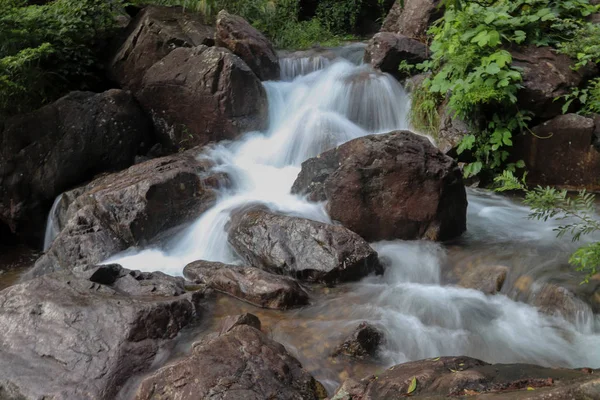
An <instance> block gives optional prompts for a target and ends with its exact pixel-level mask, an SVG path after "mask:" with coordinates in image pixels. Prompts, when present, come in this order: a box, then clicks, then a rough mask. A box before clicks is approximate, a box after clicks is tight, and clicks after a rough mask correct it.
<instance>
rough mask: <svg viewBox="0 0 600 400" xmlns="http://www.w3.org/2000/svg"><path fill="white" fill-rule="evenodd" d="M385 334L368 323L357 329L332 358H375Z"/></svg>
mask: <svg viewBox="0 0 600 400" xmlns="http://www.w3.org/2000/svg"><path fill="white" fill-rule="evenodd" d="M383 339H384V336H383V333H382V332H381V331H380V330H379V329H377V328H375V327H374V326H373V325H371V324H368V323H366V322H363V323H361V324H360V325H358V326H357V327H356V329H355V330H354V332H352V334H350V336H348V338H346V340H344V342H343V343H342V344H340V346H339V347H338V348H337V349H336V350H335V351H334V352H333V354H332V356H333V357H337V356H339V355H341V354H343V355H346V356H348V357H352V358H359V359H360V358H365V357H373V356H375V355H376V353H377V350H378V349H379V346H380V345H381V343H382V342H383Z"/></svg>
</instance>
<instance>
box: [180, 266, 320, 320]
mask: <svg viewBox="0 0 600 400" xmlns="http://www.w3.org/2000/svg"><path fill="white" fill-rule="evenodd" d="M183 274H184V276H185V277H186V278H187V279H189V280H191V281H193V282H195V283H202V284H205V285H207V286H208V287H210V288H212V289H215V290H219V291H221V292H225V293H228V294H230V295H232V296H234V297H237V298H238V299H240V300H243V301H246V302H248V303H251V304H254V305H256V306H258V307H264V308H271V309H276V310H286V309H288V308H293V307H298V306H303V305H306V304H308V294H307V293H306V292H305V291H304V290H303V289H302V288H301V287H300V285H298V283H297V282H296V281H294V280H293V279H291V278H288V277H284V276H278V275H274V274H270V273H268V272H266V271H263V270H260V269H258V268H254V267H240V266H237V265H227V264H222V263H218V262H209V261H196V262H194V263H191V264H188V265H187V266H186V267H185V268H184V270H183Z"/></svg>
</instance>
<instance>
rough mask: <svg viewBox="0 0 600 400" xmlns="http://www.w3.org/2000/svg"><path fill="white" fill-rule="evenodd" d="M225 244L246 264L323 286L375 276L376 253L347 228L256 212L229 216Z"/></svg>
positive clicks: (258, 209) (376, 270)
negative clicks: (373, 274)
mask: <svg viewBox="0 0 600 400" xmlns="http://www.w3.org/2000/svg"><path fill="white" fill-rule="evenodd" d="M228 232H229V243H230V244H231V245H232V246H233V248H234V249H235V250H236V252H237V253H238V254H239V255H240V257H242V258H243V259H244V260H245V261H246V262H247V263H248V264H250V265H252V266H254V267H257V268H261V269H264V270H267V271H270V272H273V273H276V274H287V275H292V276H294V277H296V278H298V279H302V280H307V281H320V282H325V283H328V284H331V283H335V282H343V281H351V280H358V279H361V278H363V277H365V276H367V275H368V274H370V273H372V272H381V266H380V264H379V260H378V259H377V253H376V252H375V250H373V249H372V248H371V246H369V244H368V243H367V242H365V241H364V240H363V239H362V238H361V237H360V236H358V235H357V234H355V233H354V232H351V231H349V230H348V229H346V228H344V227H342V226H337V225H328V224H324V223H321V222H316V221H311V220H308V219H304V218H298V217H290V216H287V215H281V214H275V213H272V212H269V211H266V210H264V209H262V208H254V209H252V208H251V209H246V210H240V211H237V212H235V213H234V214H233V216H232V219H231V222H230V225H229V228H228Z"/></svg>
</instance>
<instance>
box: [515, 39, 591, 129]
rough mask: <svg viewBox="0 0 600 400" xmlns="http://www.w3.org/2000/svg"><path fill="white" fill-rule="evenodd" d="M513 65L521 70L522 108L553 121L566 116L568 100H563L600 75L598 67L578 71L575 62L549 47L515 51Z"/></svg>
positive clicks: (532, 47)
mask: <svg viewBox="0 0 600 400" xmlns="http://www.w3.org/2000/svg"><path fill="white" fill-rule="evenodd" d="M511 54H512V57H513V63H512V65H513V66H514V67H517V68H521V69H522V72H521V74H522V75H523V82H521V85H522V86H523V87H522V88H521V89H520V90H519V92H518V94H517V97H518V100H519V106H520V107H521V108H522V109H524V110H528V111H533V112H534V113H535V116H536V117H538V118H544V119H548V118H553V117H556V116H558V115H561V114H562V106H563V104H564V100H559V101H556V99H557V98H558V97H560V96H564V95H565V94H568V93H571V90H572V89H573V88H574V87H577V86H579V85H580V84H581V83H583V82H584V81H585V80H586V79H587V78H590V77H591V76H593V75H594V74H595V73H597V68H596V67H584V68H582V69H580V70H578V71H574V70H573V69H572V68H571V67H572V66H573V60H571V59H570V58H569V57H568V56H567V55H564V54H557V53H556V52H555V51H553V50H552V49H551V48H549V47H534V46H531V47H527V48H524V49H522V50H520V51H516V50H513V51H511Z"/></svg>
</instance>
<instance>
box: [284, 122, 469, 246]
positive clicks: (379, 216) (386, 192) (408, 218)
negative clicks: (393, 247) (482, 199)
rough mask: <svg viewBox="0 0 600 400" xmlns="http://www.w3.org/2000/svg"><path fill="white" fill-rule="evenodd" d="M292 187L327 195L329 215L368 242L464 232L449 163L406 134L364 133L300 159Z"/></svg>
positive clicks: (456, 174)
mask: <svg viewBox="0 0 600 400" xmlns="http://www.w3.org/2000/svg"><path fill="white" fill-rule="evenodd" d="M292 192H293V193H298V194H306V195H308V198H309V199H310V200H313V201H325V200H326V201H327V202H328V203H327V211H328V212H329V215H330V216H331V218H332V219H333V220H336V221H339V222H341V223H342V224H343V225H344V226H345V227H347V228H348V229H350V230H352V231H354V232H356V233H358V234H359V235H360V236H362V237H363V238H365V239H366V240H368V241H377V240H391V239H406V240H412V239H422V238H427V239H431V240H447V239H451V238H453V237H456V236H458V235H460V234H461V233H462V232H464V231H465V229H466V209H467V198H466V192H465V187H464V185H463V181H462V175H461V173H460V170H459V169H458V167H457V165H456V163H455V162H454V160H452V158H450V157H448V156H445V155H444V154H442V153H441V152H440V151H439V150H438V149H436V148H435V146H433V145H432V144H431V143H430V142H429V140H428V139H426V138H425V137H422V136H419V135H416V134H414V133H411V132H408V131H395V132H390V133H388V134H383V135H370V136H365V137H362V138H359V139H355V140H352V141H350V142H347V143H345V144H343V145H341V146H339V147H337V148H335V149H332V150H329V151H326V152H325V153H323V154H321V155H319V156H318V157H315V158H311V159H309V160H307V161H305V162H304V163H302V171H301V172H300V174H299V175H298V178H297V179H296V182H294V185H293V187H292Z"/></svg>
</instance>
